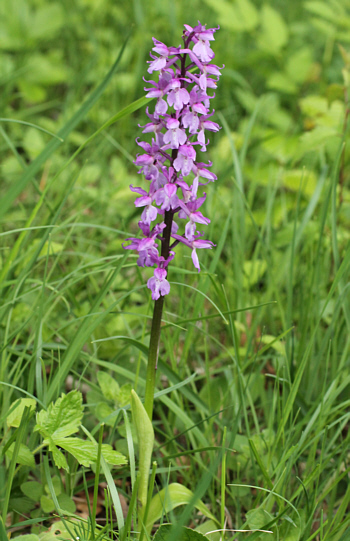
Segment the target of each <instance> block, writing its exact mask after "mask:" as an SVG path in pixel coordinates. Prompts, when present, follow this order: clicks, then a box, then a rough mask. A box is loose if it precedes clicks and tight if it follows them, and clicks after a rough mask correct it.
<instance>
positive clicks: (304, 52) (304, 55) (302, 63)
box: [286, 47, 343, 97]
mask: <svg viewBox="0 0 350 541" xmlns="http://www.w3.org/2000/svg"><path fill="white" fill-rule="evenodd" d="M312 56H313V54H312V49H311V48H310V47H303V48H302V49H299V50H298V51H296V52H295V53H294V54H292V55H291V56H290V57H289V58H288V60H287V64H286V73H287V75H288V77H289V78H290V79H291V80H292V81H294V82H295V83H297V84H301V83H303V82H304V81H305V80H306V79H307V78H308V76H309V75H310V71H311V68H312ZM342 97H343V95H342Z"/></svg>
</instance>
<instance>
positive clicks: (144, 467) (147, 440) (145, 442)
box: [131, 390, 154, 508]
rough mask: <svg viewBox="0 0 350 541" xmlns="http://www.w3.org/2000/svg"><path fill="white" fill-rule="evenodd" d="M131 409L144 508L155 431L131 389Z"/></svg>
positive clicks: (140, 499) (142, 505) (140, 493)
mask: <svg viewBox="0 0 350 541" xmlns="http://www.w3.org/2000/svg"><path fill="white" fill-rule="evenodd" d="M131 411H132V418H133V423H134V426H135V428H136V434H137V440H138V443H139V450H140V451H139V475H140V482H139V490H138V499H139V501H140V502H141V507H142V508H144V507H145V505H146V502H147V489H148V478H149V470H150V466H151V458H152V452H153V444H154V431H153V426H152V423H151V421H150V418H149V417H148V415H147V412H146V410H145V408H144V406H143V404H142V402H141V400H140V399H139V397H138V396H137V394H136V393H135V391H134V390H132V391H131Z"/></svg>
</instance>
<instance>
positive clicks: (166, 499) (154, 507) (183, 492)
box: [146, 483, 218, 532]
mask: <svg viewBox="0 0 350 541" xmlns="http://www.w3.org/2000/svg"><path fill="white" fill-rule="evenodd" d="M192 498H193V492H192V491H191V490H189V489H188V488H186V487H184V486H183V485H180V484H179V483H171V484H170V485H168V486H167V487H166V488H163V489H162V490H161V491H160V492H159V493H158V494H156V495H155V496H154V497H153V498H152V500H151V503H150V506H149V511H148V515H147V523H146V530H147V532H150V531H151V529H152V526H153V524H154V523H155V522H157V521H158V520H159V519H160V518H161V517H162V515H163V514H167V513H169V512H170V511H172V510H173V509H176V507H179V505H187V504H188V503H189V502H190V501H191V499H192ZM194 507H196V509H198V511H200V512H201V513H202V514H203V515H204V516H206V517H208V518H210V519H211V520H213V521H214V522H215V523H216V524H217V523H218V522H217V520H216V518H215V516H214V515H212V513H211V512H210V511H209V509H208V508H207V507H206V505H204V503H203V502H202V500H198V501H197V502H196V504H195V506H194Z"/></svg>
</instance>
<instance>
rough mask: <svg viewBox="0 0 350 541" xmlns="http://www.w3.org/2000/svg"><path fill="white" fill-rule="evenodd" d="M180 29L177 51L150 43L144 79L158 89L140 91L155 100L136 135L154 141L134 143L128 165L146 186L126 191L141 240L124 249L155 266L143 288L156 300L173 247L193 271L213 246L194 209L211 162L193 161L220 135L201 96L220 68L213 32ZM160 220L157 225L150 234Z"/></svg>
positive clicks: (164, 288) (210, 177)
mask: <svg viewBox="0 0 350 541" xmlns="http://www.w3.org/2000/svg"><path fill="white" fill-rule="evenodd" d="M184 26H185V30H184V32H183V36H182V39H183V41H184V46H183V47H181V46H179V47H168V46H167V45H165V44H164V43H162V42H161V41H158V40H157V39H155V38H153V42H154V47H153V48H152V52H151V53H150V56H151V58H152V60H151V61H149V67H148V73H150V74H153V73H154V72H158V73H159V78H158V82H155V81H146V82H147V84H148V85H149V87H148V88H145V91H146V92H147V94H146V96H147V97H149V98H153V99H154V98H155V99H156V100H157V101H156V103H155V108H154V112H153V113H150V112H149V110H148V108H147V109H146V113H147V116H148V118H149V122H148V123H147V124H146V125H145V126H143V131H142V133H151V134H153V135H152V142H151V143H148V142H145V141H139V140H138V139H137V140H136V142H137V144H138V145H139V146H140V147H141V148H142V150H143V153H140V154H138V155H137V157H136V160H135V162H134V163H135V164H136V165H138V166H140V171H139V173H142V174H143V175H144V176H145V179H146V180H147V181H149V182H150V186H149V189H148V191H147V190H144V189H143V188H134V187H133V186H130V189H131V190H132V191H133V192H136V193H137V194H138V195H139V197H137V199H136V201H135V206H136V207H142V209H143V210H142V214H141V220H140V221H139V227H140V230H141V232H142V235H143V238H129V239H126V240H127V241H130V244H129V245H127V246H123V247H124V248H125V249H126V250H136V251H137V252H138V254H139V257H138V260H137V264H138V265H139V266H140V267H153V266H155V267H156V268H155V270H154V275H153V276H152V277H151V278H150V279H149V280H148V282H147V287H148V288H149V289H150V290H151V292H152V299H153V300H155V301H156V300H158V299H159V298H161V297H164V296H165V295H167V294H168V293H169V291H170V284H169V282H168V280H167V272H168V271H167V267H168V264H169V263H170V261H171V260H172V259H173V258H174V256H175V252H174V251H173V248H175V246H176V245H177V244H179V243H180V242H181V243H182V244H184V245H185V246H188V247H189V248H190V249H191V250H192V254H191V257H192V261H193V264H194V266H195V268H196V269H198V272H199V271H200V265H199V260H198V255H197V251H196V250H197V249H200V248H208V249H210V248H212V247H213V246H215V245H214V244H213V243H212V242H211V241H209V240H205V239H203V238H202V234H203V233H200V232H199V231H197V227H198V226H197V224H201V225H207V224H209V223H210V220H209V218H206V217H205V216H203V214H202V213H201V212H200V211H199V210H198V209H199V208H200V207H201V205H202V204H203V203H204V201H205V198H206V194H205V193H204V194H203V195H202V196H199V195H198V189H199V188H200V187H201V186H205V185H206V184H208V183H209V182H213V181H214V180H216V175H215V174H214V173H212V172H211V171H210V169H209V168H210V167H211V165H212V164H211V162H208V163H203V162H202V161H200V160H198V154H199V153H200V152H206V150H207V145H208V143H209V140H208V139H207V136H206V131H211V132H217V131H218V130H219V129H220V126H219V125H218V124H216V122H213V121H212V120H209V119H210V117H211V116H212V115H213V114H214V111H211V110H210V100H211V99H212V98H213V97H214V96H215V94H212V95H210V94H208V93H207V92H208V90H209V89H215V88H216V87H217V82H218V80H219V77H220V75H221V73H220V70H221V69H222V68H219V67H218V66H216V65H214V64H212V63H211V62H212V60H213V58H214V56H215V55H214V52H213V50H212V48H211V43H210V42H212V41H214V33H215V32H216V31H217V30H218V28H206V25H202V24H201V23H200V22H198V25H197V26H195V27H193V28H192V26H189V25H187V24H185V25H184ZM185 179H186V180H185ZM200 179H205V180H204V181H203V182H202V181H200ZM175 215H177V217H178V218H179V219H180V220H186V224H185V227H184V234H183V235H178V233H177V231H178V227H179V226H178V224H177V223H176V222H175V221H174V217H175ZM158 218H160V219H161V221H160V222H159V223H156V224H155V225H154V226H153V227H152V222H155V221H156V220H158ZM158 221H159V220H158Z"/></svg>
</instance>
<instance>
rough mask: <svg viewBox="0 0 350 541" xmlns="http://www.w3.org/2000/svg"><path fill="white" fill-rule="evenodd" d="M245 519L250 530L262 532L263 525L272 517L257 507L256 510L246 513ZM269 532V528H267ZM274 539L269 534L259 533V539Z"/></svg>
mask: <svg viewBox="0 0 350 541" xmlns="http://www.w3.org/2000/svg"><path fill="white" fill-rule="evenodd" d="M246 519H247V522H248V525H249V528H251V529H252V530H262V529H265V525H266V524H268V523H269V522H271V520H273V516H272V515H271V514H270V513H268V512H267V511H266V510H265V509H262V508H261V507H259V508H258V509H251V510H250V511H248V512H247V513H246ZM269 530H271V528H269ZM274 537H275V536H272V535H271V534H270V533H261V535H259V539H261V540H264V541H267V540H268V539H270V540H273V541H274Z"/></svg>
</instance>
